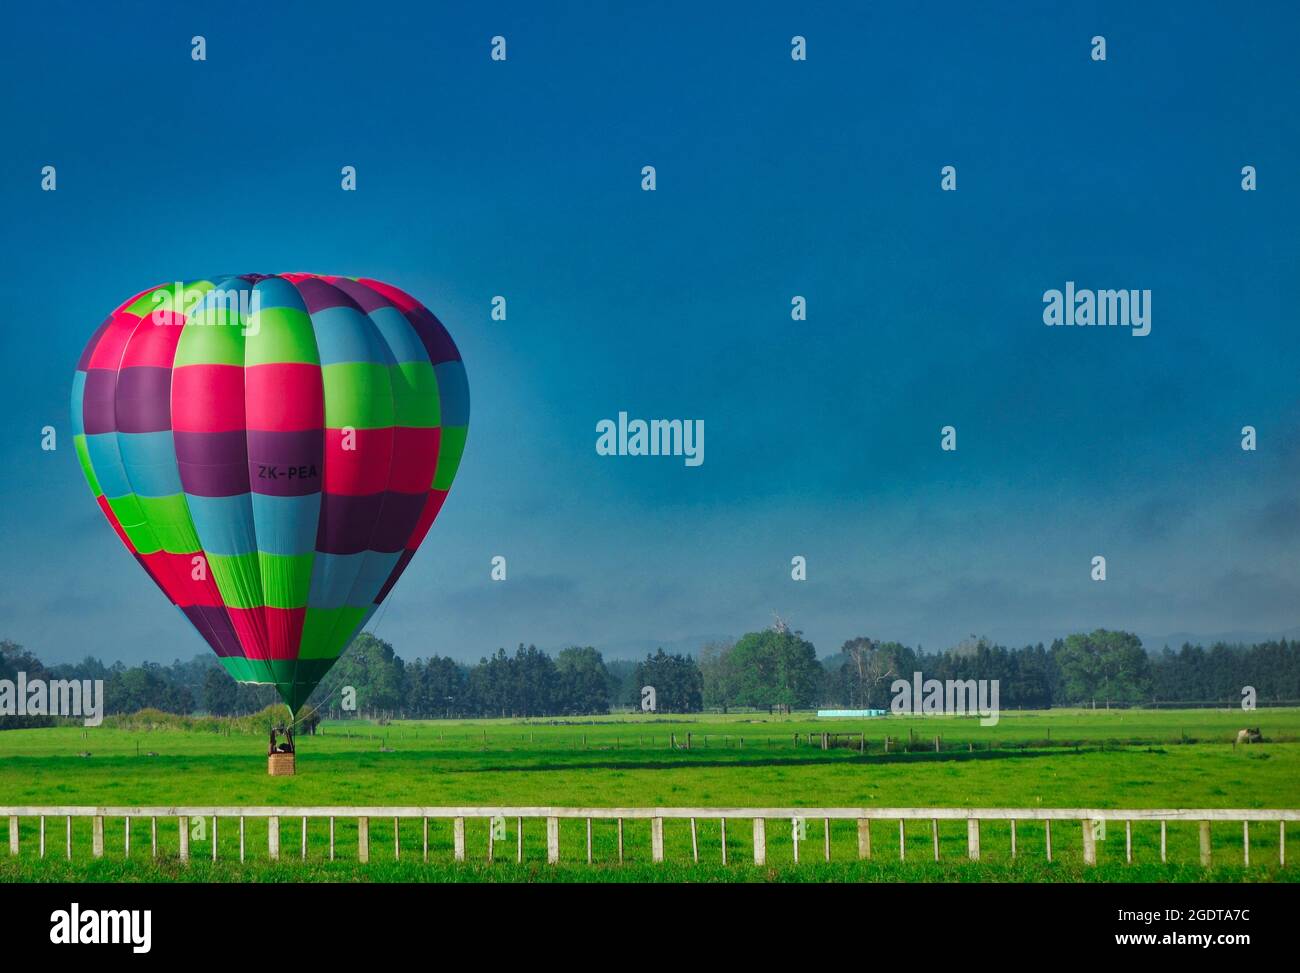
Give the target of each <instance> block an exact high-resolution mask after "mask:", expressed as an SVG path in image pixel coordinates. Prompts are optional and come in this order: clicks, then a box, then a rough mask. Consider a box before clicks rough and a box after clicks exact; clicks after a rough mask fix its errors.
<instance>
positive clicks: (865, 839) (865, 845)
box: [858, 818, 871, 858]
mask: <svg viewBox="0 0 1300 973" xmlns="http://www.w3.org/2000/svg"><path fill="white" fill-rule="evenodd" d="M858 857H859V858H870V857H871V819H870V818H858Z"/></svg>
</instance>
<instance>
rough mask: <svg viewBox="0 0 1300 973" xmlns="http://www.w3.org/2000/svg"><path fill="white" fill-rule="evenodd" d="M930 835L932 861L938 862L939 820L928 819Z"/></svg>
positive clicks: (827, 858) (828, 857)
mask: <svg viewBox="0 0 1300 973" xmlns="http://www.w3.org/2000/svg"><path fill="white" fill-rule="evenodd" d="M930 833H931V834H932V835H933V836H934V860H935V861H938V860H939V819H938V818H931V819H930ZM826 860H827V861H830V856H829V855H828V856H827V857H826Z"/></svg>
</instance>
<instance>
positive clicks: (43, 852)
mask: <svg viewBox="0 0 1300 973" xmlns="http://www.w3.org/2000/svg"><path fill="white" fill-rule="evenodd" d="M41 857H42V858H44V857H45V815H44V814H42V815H41Z"/></svg>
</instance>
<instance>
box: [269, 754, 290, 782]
mask: <svg viewBox="0 0 1300 973" xmlns="http://www.w3.org/2000/svg"><path fill="white" fill-rule="evenodd" d="M293 757H294V755H293V754H291V753H273V754H269V755H268V756H267V758H266V772H267V773H268V774H270V775H271V776H272V777H292V776H293V774H294V766H293Z"/></svg>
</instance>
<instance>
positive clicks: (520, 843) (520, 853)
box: [515, 817, 524, 862]
mask: <svg viewBox="0 0 1300 973" xmlns="http://www.w3.org/2000/svg"><path fill="white" fill-rule="evenodd" d="M515 841H516V846H515V861H516V862H522V861H523V860H524V819H523V818H522V817H517V818H515Z"/></svg>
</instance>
